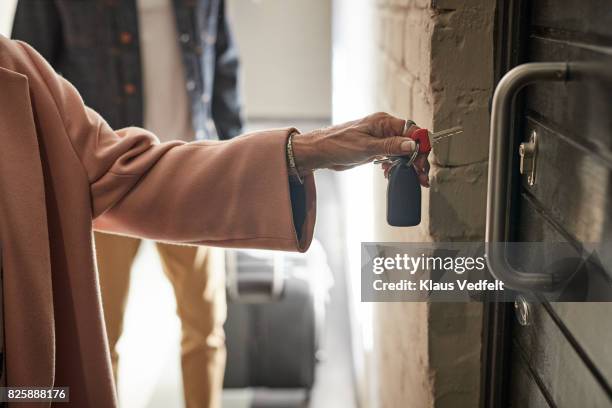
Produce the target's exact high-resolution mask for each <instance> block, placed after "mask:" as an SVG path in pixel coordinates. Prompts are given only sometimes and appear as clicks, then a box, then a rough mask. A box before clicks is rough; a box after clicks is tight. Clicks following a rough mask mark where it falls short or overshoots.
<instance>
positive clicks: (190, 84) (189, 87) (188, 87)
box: [185, 81, 196, 91]
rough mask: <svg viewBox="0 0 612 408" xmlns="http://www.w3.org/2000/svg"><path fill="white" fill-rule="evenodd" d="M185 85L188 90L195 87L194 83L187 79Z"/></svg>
mask: <svg viewBox="0 0 612 408" xmlns="http://www.w3.org/2000/svg"><path fill="white" fill-rule="evenodd" d="M185 86H186V87H187V90H188V91H193V90H194V89H195V87H196V84H195V82H194V81H187V84H186V85H185Z"/></svg>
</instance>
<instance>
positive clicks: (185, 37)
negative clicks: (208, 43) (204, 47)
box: [179, 33, 190, 44]
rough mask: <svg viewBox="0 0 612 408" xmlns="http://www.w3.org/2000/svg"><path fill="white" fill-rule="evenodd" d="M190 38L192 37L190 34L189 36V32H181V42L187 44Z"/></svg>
mask: <svg viewBox="0 0 612 408" xmlns="http://www.w3.org/2000/svg"><path fill="white" fill-rule="evenodd" d="M189 38H190V36H189V34H187V33H183V34H181V35H180V36H179V40H180V42H182V43H183V44H187V43H188V42H189Z"/></svg>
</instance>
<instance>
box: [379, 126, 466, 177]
mask: <svg viewBox="0 0 612 408" xmlns="http://www.w3.org/2000/svg"><path fill="white" fill-rule="evenodd" d="M424 130H425V131H426V132H427V134H428V137H429V145H430V146H429V148H428V150H427V152H428V151H429V150H431V145H434V144H436V143H438V142H440V141H442V140H444V139H447V138H449V137H451V136H455V135H458V134H460V133H463V128H462V127H461V126H455V127H452V128H449V129H445V130H441V131H439V132H435V133H431V132H429V131H428V130H427V129H424ZM419 131H423V129H419ZM417 132H418V131H417ZM423 136H424V135H421V136H420V137H419V139H422V138H423ZM420 150H421V144H420V142H419V140H416V146H415V149H414V152H413V153H412V155H411V156H410V158H409V160H408V162H406V166H411V165H412V164H413V163H414V160H415V159H416V158H417V156H418V154H419V153H420ZM402 157H403V156H391V157H386V158H384V159H377V160H374V164H382V163H391V168H393V167H395V166H397V165H398V164H399V163H400V162H401V160H399V159H400V158H402Z"/></svg>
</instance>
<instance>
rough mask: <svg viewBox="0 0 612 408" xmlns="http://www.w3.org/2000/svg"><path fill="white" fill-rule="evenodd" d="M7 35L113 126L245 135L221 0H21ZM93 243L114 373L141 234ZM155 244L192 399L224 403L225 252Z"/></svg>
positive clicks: (168, 136)
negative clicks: (170, 292)
mask: <svg viewBox="0 0 612 408" xmlns="http://www.w3.org/2000/svg"><path fill="white" fill-rule="evenodd" d="M12 36H13V38H15V39H19V40H23V41H25V42H27V43H29V44H30V45H32V46H33V47H34V48H35V49H36V50H37V51H38V52H40V53H41V54H42V55H43V56H44V57H45V58H46V59H47V60H48V61H49V62H50V63H51V65H52V66H53V67H54V68H55V69H56V71H58V72H59V73H61V74H62V75H63V76H64V77H65V78H66V79H68V80H69V81H70V82H72V83H73V84H74V85H75V86H76V88H77V89H78V90H79V92H80V93H81V95H82V97H83V99H84V102H85V103H86V104H87V105H88V106H90V107H91V108H93V109H94V110H96V111H97V112H99V113H100V114H101V115H102V116H103V117H104V118H105V119H106V121H108V122H109V124H110V126H111V127H112V128H115V129H118V128H124V127H127V126H140V127H145V128H147V129H149V130H151V131H153V132H154V133H156V134H158V135H162V138H163V139H165V140H162V141H168V140H172V139H180V140H184V141H193V140H215V139H229V138H232V137H234V136H236V135H238V134H240V133H241V131H242V121H241V117H240V103H239V98H238V90H237V88H238V87H237V77H238V56H237V53H236V49H235V47H234V45H233V41H232V37H231V33H230V30H229V26H228V22H227V19H226V16H225V4H224V0H174V1H173V0H122V1H119V0H80V1H76V0H45V1H40V0H20V1H19V2H18V5H17V11H16V15H15V20H14V27H13V34H12ZM170 177H171V176H170ZM172 182H173V180H172V179H171V178H169V179H168V183H172ZM175 182H178V181H175ZM202 211H206V208H202ZM95 241H96V250H97V251H96V256H97V261H98V269H99V274H100V285H101V291H102V300H103V305H104V318H105V323H106V328H107V336H108V340H109V345H110V352H111V361H112V365H113V370H114V374H115V379H116V377H117V365H118V354H117V352H116V349H115V347H116V344H117V342H118V340H119V338H120V336H121V332H122V326H123V315H124V310H125V304H126V300H127V296H128V291H129V290H128V289H129V280H130V269H131V266H132V263H133V260H134V258H135V256H136V253H137V252H138V248H139V246H140V243H141V241H140V240H139V239H136V238H131V237H123V236H117V235H111V234H105V233H100V232H96V233H95ZM157 249H158V252H159V254H160V256H161V259H162V264H163V267H164V271H165V273H166V275H167V276H168V278H169V280H170V282H171V283H172V285H173V287H174V291H175V294H176V300H177V313H178V315H179V317H180V319H181V323H182V333H183V335H182V342H181V346H182V370H183V384H184V392H185V401H186V406H187V407H219V406H220V396H221V391H222V386H223V375H224V367H225V341H224V333H223V323H224V321H225V315H226V305H225V285H224V265H223V262H222V260H223V253H222V252H221V250H220V249H213V248H210V247H200V248H198V247H192V246H177V245H170V244H164V243H157ZM161 329H162V328H160V330H161Z"/></svg>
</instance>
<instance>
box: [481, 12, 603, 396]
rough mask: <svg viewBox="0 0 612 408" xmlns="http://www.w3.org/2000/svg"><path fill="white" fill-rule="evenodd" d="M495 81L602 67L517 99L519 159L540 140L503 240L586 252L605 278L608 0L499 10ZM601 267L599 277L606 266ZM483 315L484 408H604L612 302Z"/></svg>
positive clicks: (520, 179) (534, 306)
mask: <svg viewBox="0 0 612 408" xmlns="http://www.w3.org/2000/svg"><path fill="white" fill-rule="evenodd" d="M498 5H499V7H498V20H497V34H498V35H497V43H496V45H497V61H496V63H497V67H496V68H497V76H498V78H500V77H501V76H502V75H503V74H504V73H505V72H507V71H508V70H510V69H511V68H512V67H514V66H516V65H519V64H523V63H528V62H568V63H575V62H581V63H589V64H594V65H593V66H597V67H604V69H603V70H600V71H597V70H593V71H592V72H589V73H587V74H584V75H582V76H580V77H575V78H572V80H570V81H568V82H565V83H563V82H561V83H538V84H535V85H531V86H529V87H528V88H527V89H526V90H525V91H523V92H522V94H521V96H520V99H519V102H518V105H517V108H516V113H515V128H516V133H515V138H516V140H515V141H514V145H513V146H512V149H514V151H515V152H516V154H515V160H514V172H515V173H518V170H517V168H516V167H517V166H518V147H519V144H520V143H521V142H527V141H529V140H530V137H531V135H532V134H534V132H535V134H537V139H538V156H537V162H536V178H535V183H533V184H532V183H530V182H529V181H528V179H527V174H525V175H523V176H517V177H516V178H515V182H514V183H513V186H512V190H513V194H511V196H512V199H511V202H510V203H509V208H510V210H509V211H510V212H511V225H510V226H509V228H510V237H511V238H512V239H514V240H517V241H525V242H532V241H535V242H538V241H545V242H567V243H570V244H571V245H572V246H575V247H576V248H579V247H581V246H583V245H584V244H585V243H588V244H594V245H595V246H596V247H597V248H598V252H599V253H600V254H601V256H602V257H603V258H605V259H604V262H603V265H604V268H603V280H602V283H601V284H602V285H610V282H611V281H612V269H610V268H609V265H610V264H611V262H610V259H611V258H610V257H611V254H612V85H611V83H610V80H609V78H606V76H607V75H608V73H612V3H610V2H609V1H605V0H591V1H586V0H534V1H520V0H506V1H499V2H498ZM606 266H608V267H606ZM517 306H518V307H519V309H520V308H528V310H529V317H528V319H527V321H522V322H519V320H520V319H517V318H516V313H517V310H515V308H514V306H513V305H505V306H500V305H489V306H488V309H487V312H488V321H487V323H488V333H487V334H488V337H487V340H488V341H487V343H486V346H487V348H486V353H485V375H486V376H487V378H486V379H485V388H484V392H483V405H484V406H509V407H572V408H573V407H584V408H586V407H612V386H611V384H612V303H560V302H547V301H544V302H541V303H539V302H536V303H533V302H532V303H517Z"/></svg>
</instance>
